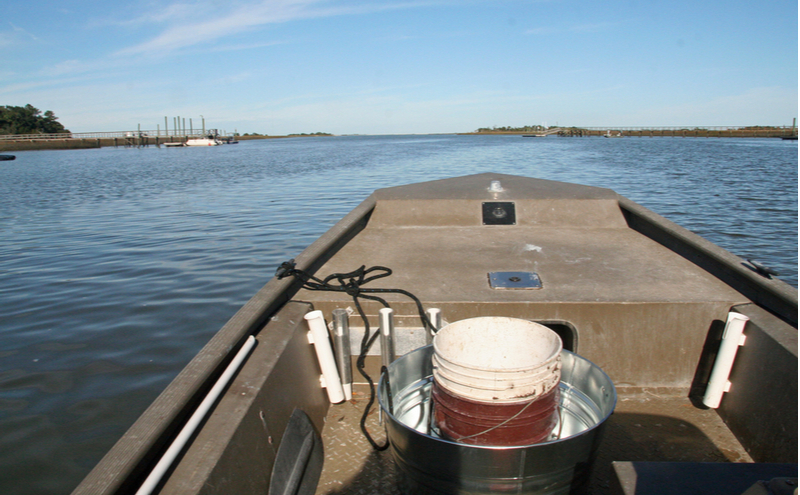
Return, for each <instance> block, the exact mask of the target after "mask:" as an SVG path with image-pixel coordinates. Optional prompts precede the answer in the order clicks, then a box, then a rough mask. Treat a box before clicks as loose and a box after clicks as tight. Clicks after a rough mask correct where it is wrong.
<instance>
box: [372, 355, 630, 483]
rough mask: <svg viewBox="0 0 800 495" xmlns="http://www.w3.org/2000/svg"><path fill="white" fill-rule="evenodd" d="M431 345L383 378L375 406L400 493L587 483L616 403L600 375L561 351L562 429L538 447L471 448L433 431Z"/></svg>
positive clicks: (399, 362) (588, 364) (609, 385)
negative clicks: (377, 406) (384, 430)
mask: <svg viewBox="0 0 800 495" xmlns="http://www.w3.org/2000/svg"><path fill="white" fill-rule="evenodd" d="M432 354H433V348H432V346H427V347H422V348H420V349H417V350H415V351H412V352H410V353H408V354H406V355H405V356H403V357H401V358H399V359H397V360H396V361H394V362H393V363H392V364H391V366H389V369H388V373H386V374H384V375H383V377H381V381H380V385H379V391H378V400H379V402H380V406H381V409H382V412H383V414H384V418H385V422H386V430H387V435H388V438H389V441H390V443H391V451H392V455H393V456H394V461H395V464H396V466H397V471H398V475H399V478H398V482H399V483H400V485H401V486H400V488H401V490H402V491H403V493H444V494H485V493H525V494H537V495H538V494H548V495H550V494H567V493H570V492H571V491H573V490H574V491H581V490H582V489H584V488H585V487H586V485H587V483H588V479H589V474H590V471H591V466H592V463H593V461H594V458H595V456H596V453H597V448H598V446H599V444H600V440H601V437H602V431H603V427H604V423H605V421H606V420H607V419H608V417H609V416H610V415H611V413H612V412H613V411H614V407H615V405H616V401H617V394H616V390H615V389H614V385H613V383H612V382H611V379H609V377H608V375H606V374H605V373H604V372H603V370H601V369H600V368H599V367H598V366H596V365H594V364H593V363H591V362H590V361H588V360H586V359H584V358H582V357H580V356H578V355H577V354H573V353H571V352H569V351H562V352H561V359H562V374H561V383H560V385H559V396H560V398H559V406H558V410H559V422H558V424H557V425H556V426H555V427H554V428H553V431H552V432H551V435H550V437H549V439H548V440H546V441H544V442H542V443H537V444H534V445H525V446H511V447H496V446H485V445H466V444H463V443H457V442H453V441H450V440H446V439H443V438H440V437H439V436H438V433H437V432H436V429H435V427H434V428H432V427H431V417H430V404H431V386H432V383H433V379H432V374H433V368H432V364H431V356H432Z"/></svg>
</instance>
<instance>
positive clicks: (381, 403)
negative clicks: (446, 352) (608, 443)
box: [378, 344, 617, 451]
mask: <svg viewBox="0 0 800 495" xmlns="http://www.w3.org/2000/svg"><path fill="white" fill-rule="evenodd" d="M429 348H430V352H431V354H432V353H433V344H429V345H426V346H422V347H419V348H417V349H414V350H413V351H411V352H409V353H408V354H406V355H405V356H408V355H410V354H413V353H416V352H425V351H426V350H427V349H429ZM561 353H562V355H563V354H567V355H572V356H574V357H573V359H574V358H578V359H582V360H584V361H586V362H587V363H589V364H591V365H592V366H593V367H594V368H597V370H598V371H599V372H600V373H602V375H603V376H604V377H605V379H606V380H607V381H608V384H609V386H610V387H611V390H610V392H613V403H612V404H611V407H610V408H609V410H608V412H607V413H606V414H605V415H604V416H603V417H601V418H600V419H599V420H598V421H597V422H596V423H595V424H593V425H592V426H590V427H588V428H586V429H585V430H581V431H580V432H579V433H576V434H574V435H570V436H568V437H562V438H557V439H554V440H548V441H545V442H538V443H533V444H529V445H512V446H503V445H471V444H464V443H459V442H454V441H452V440H447V439H444V438H441V437H435V440H436V441H440V442H444V443H447V444H450V445H454V446H456V447H462V448H470V449H483V450H503V451H508V450H522V449H529V448H531V447H533V446H540V445H550V444H556V443H559V442H564V441H566V440H572V439H575V438H578V437H581V436H584V435H587V434H589V433H591V432H592V431H593V430H595V429H596V428H598V427H600V426H602V425H603V424H604V423H605V422H606V420H608V418H609V417H610V416H611V415H612V414H613V413H614V409H616V406H617V389H616V387H615V386H614V382H612V381H611V378H610V377H609V376H608V374H607V373H606V372H605V371H604V370H603V368H601V367H599V366H597V365H596V364H594V363H593V362H591V361H589V360H588V359H586V358H585V357H583V356H580V355H579V354H575V353H574V352H571V351H568V350H566V349H561ZM405 356H403V357H405ZM398 359H402V357H401V358H398ZM386 375H387V373H382V374H381V378H380V380H379V382H378V404H379V406H380V408H381V412H382V413H384V414H386V415H388V416H389V417H390V418H391V420H392V421H393V422H394V423H395V424H397V425H400V426H401V427H402V428H404V429H405V430H408V431H409V432H412V434H417V435H424V434H423V433H420V432H419V431H417V430H415V429H413V428H411V427H410V426H408V425H407V424H405V423H403V422H402V421H400V420H399V419H397V417H395V415H394V413H392V412H390V411H389V410H388V409H387V408H386V405H385V404H384V395H385V392H384V391H385V390H386V384H385V380H386ZM430 380H431V381H433V377H432V376H431V377H430ZM424 436H427V437H431V435H424ZM431 438H434V437H431Z"/></svg>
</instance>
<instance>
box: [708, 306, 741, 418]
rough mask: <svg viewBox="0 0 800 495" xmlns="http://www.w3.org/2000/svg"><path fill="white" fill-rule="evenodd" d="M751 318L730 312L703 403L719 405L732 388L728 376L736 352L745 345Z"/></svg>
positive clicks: (711, 406) (712, 405) (712, 406)
mask: <svg viewBox="0 0 800 495" xmlns="http://www.w3.org/2000/svg"><path fill="white" fill-rule="evenodd" d="M749 320H750V318H748V317H747V316H745V315H743V314H740V313H734V312H730V313H728V321H727V322H726V323H725V331H724V332H723V334H722V342H721V343H720V345H719V351H718V353H717V359H716V360H715V361H714V368H713V369H712V370H711V377H710V378H709V379H708V386H707V387H706V393H705V395H704V396H703V404H705V405H706V406H708V407H710V408H712V409H716V408H718V407H719V404H720V402H721V401H722V394H723V393H725V392H727V391H728V390H730V388H731V382H730V381H728V377H729V376H730V374H731V368H733V361H734V359H736V352H737V351H738V350H739V346H740V345H744V341H745V336H744V335H742V332H743V331H744V327H745V325H746V324H747V322H748V321H749Z"/></svg>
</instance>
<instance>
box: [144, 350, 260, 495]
mask: <svg viewBox="0 0 800 495" xmlns="http://www.w3.org/2000/svg"><path fill="white" fill-rule="evenodd" d="M255 343H256V339H255V337H253V336H252V335H251V336H249V337H248V338H247V340H246V341H245V343H244V345H243V346H242V348H241V349H239V352H237V353H236V356H235V357H234V358H233V361H231V363H230V364H229V365H228V367H227V368H225V371H224V372H223V373H222V376H220V377H219V379H218V380H217V383H215V384H214V386H213V387H212V388H211V391H210V392H208V395H206V397H205V399H203V402H201V403H200V405H199V406H198V407H197V409H196V410H195V412H194V414H192V417H191V418H189V421H187V422H186V424H185V425H184V427H183V429H182V430H181V432H180V433H178V436H177V437H175V440H173V442H172V445H170V446H169V448H168V449H167V451H166V452H164V455H163V456H162V457H161V460H159V461H158V464H156V467H155V468H153V470H152V471H151V472H150V475H149V476H148V477H147V479H146V480H144V483H142V486H141V487H139V490H138V491H137V492H136V495H149V494H150V493H151V492H152V491H153V489H154V488H155V487H156V485H158V483H159V481H161V478H162V477H163V476H164V473H166V472H167V470H168V469H169V467H170V466H171V465H172V462H173V461H174V460H175V458H176V457H177V456H178V454H180V452H181V450H182V449H183V447H184V445H186V442H187V441H188V440H189V438H190V437H191V436H192V434H193V433H194V430H195V429H197V426H198V425H199V424H200V422H201V421H202V420H203V418H204V417H205V415H206V413H208V410H209V409H211V406H212V405H213V404H214V402H216V400H217V397H219V394H220V393H221V392H222V389H224V388H225V386H226V385H228V382H229V381H230V380H231V377H233V374H234V373H236V370H238V369H239V366H241V364H242V362H243V361H244V358H245V357H247V354H248V353H249V352H250V349H252V348H253V346H254V345H255Z"/></svg>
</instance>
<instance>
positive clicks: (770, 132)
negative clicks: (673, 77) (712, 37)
mask: <svg viewBox="0 0 800 495" xmlns="http://www.w3.org/2000/svg"><path fill="white" fill-rule="evenodd" d="M550 130H552V129H548V132H549V131H550ZM553 134H557V135H559V136H562V137H586V136H613V137H625V136H629V137H660V136H671V137H786V138H791V137H797V127H795V126H747V127H736V126H702V127H700V126H686V127H680V126H678V127H559V128H558V129H557V130H556V132H555V133H553Z"/></svg>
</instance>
